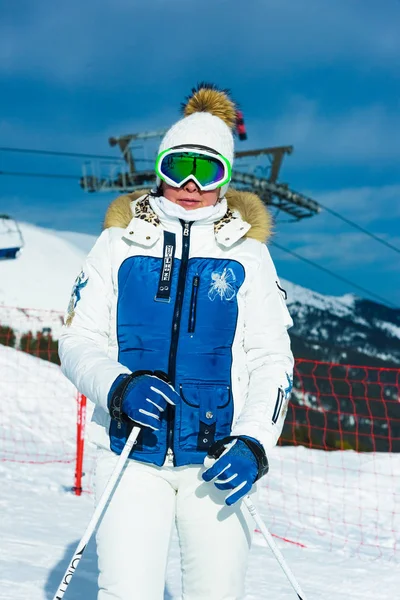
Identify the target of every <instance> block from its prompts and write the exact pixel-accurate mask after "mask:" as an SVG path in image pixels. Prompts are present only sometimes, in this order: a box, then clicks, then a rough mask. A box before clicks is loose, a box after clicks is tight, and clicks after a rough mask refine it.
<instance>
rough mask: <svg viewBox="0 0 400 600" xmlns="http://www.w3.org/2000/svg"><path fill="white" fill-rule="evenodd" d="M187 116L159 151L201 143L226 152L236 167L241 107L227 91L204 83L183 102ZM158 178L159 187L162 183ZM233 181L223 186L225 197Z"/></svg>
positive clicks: (200, 144)
mask: <svg viewBox="0 0 400 600" xmlns="http://www.w3.org/2000/svg"><path fill="white" fill-rule="evenodd" d="M182 110H183V114H184V117H183V119H181V120H180V121H178V122H177V123H175V124H174V125H173V126H172V127H171V128H170V129H169V130H168V131H167V133H166V134H165V136H164V138H163V140H162V141H161V144H160V148H159V150H158V152H159V153H160V152H163V151H164V150H167V149H168V148H173V147H174V146H183V145H185V144H197V145H199V146H206V147H208V148H212V149H213V150H215V151H216V152H218V153H219V154H222V155H223V156H224V157H225V158H226V159H227V160H228V161H229V163H230V165H231V166H232V164H233V157H234V142H233V128H234V127H235V124H236V112H237V108H236V105H235V103H234V102H233V101H232V100H231V98H230V97H229V92H228V91H227V90H219V89H218V88H216V87H215V86H214V85H212V84H208V83H200V84H199V85H198V86H197V87H196V88H193V90H192V94H191V95H190V96H189V97H188V98H187V100H186V102H185V103H183V105H182ZM160 183H161V182H160V180H159V178H158V177H157V187H158V186H159V185H160ZM228 187H229V184H226V185H224V186H222V188H221V191H220V196H221V197H223V196H224V195H225V193H226V191H227V189H228Z"/></svg>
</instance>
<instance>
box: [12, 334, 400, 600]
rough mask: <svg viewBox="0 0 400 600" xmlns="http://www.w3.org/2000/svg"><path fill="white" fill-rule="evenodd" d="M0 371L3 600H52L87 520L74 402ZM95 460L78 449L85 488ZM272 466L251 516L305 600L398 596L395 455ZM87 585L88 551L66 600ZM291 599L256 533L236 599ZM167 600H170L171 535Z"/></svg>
mask: <svg viewBox="0 0 400 600" xmlns="http://www.w3.org/2000/svg"><path fill="white" fill-rule="evenodd" d="M0 372H1V374H2V377H1V378H0V396H1V398H2V403H1V405H0V431H1V434H0V441H1V445H0V478H1V495H0V498H1V500H0V502H1V516H2V518H1V519H0V536H1V539H2V544H1V548H0V572H1V598H2V600H20V599H21V598H29V600H39V599H40V600H42V599H52V598H53V594H54V592H55V590H56V589H57V586H58V584H59V581H60V579H61V577H62V575H63V573H64V570H65V568H66V566H67V564H68V561H69V559H70V557H71V555H72V553H73V551H74V549H75V547H76V545H77V543H78V541H79V539H80V537H81V535H82V533H83V531H84V530H85V527H86V525H87V523H88V521H89V519H90V516H91V513H92V510H93V494H91V493H85V494H83V495H82V496H81V497H76V496H74V495H73V494H72V493H71V487H72V485H73V483H74V463H73V456H74V443H75V435H76V434H75V421H76V416H75V415H76V399H75V392H74V390H73V387H72V386H71V385H70V384H69V383H68V382H67V381H66V380H65V379H64V377H63V376H62V374H61V372H60V370H59V368H58V367H57V366H56V365H52V364H50V363H48V362H45V361H42V360H40V359H38V358H35V357H32V356H29V355H26V354H24V353H21V352H18V351H16V350H14V349H11V348H4V347H2V346H0ZM93 455H94V450H93V448H90V447H88V452H87V456H88V460H87V461H86V463H85V467H84V469H85V472H86V475H85V478H84V488H85V489H88V490H92V482H91V475H92V469H93V462H92V460H93ZM21 460H23V461H34V462H35V461H40V462H43V461H60V460H61V461H62V460H66V461H69V462H50V463H46V462H44V464H29V463H21V462H19V461H21ZM270 463H271V469H270V474H269V475H267V477H266V478H264V479H263V480H262V482H261V489H260V496H259V509H260V512H261V515H262V517H263V519H264V521H265V523H266V524H267V525H268V526H269V527H270V529H271V532H272V533H273V534H274V535H275V536H276V538H275V539H276V540H277V543H278V545H279V547H280V548H281V550H282V552H283V553H284V555H285V557H286V559H287V562H288V563H289V565H290V566H291V568H292V570H293V572H294V573H295V575H296V576H297V578H298V579H299V581H300V583H301V585H302V587H303V588H304V592H305V593H306V594H307V598H308V600H323V599H326V600H332V598H335V600H338V599H343V600H344V599H346V600H347V599H352V600H361V599H362V600H372V599H374V600H376V599H381V600H385V599H387V600H389V599H390V600H393V599H394V598H397V597H398V588H399V583H400V577H399V571H400V565H399V563H400V510H399V505H398V501H397V502H396V499H397V500H398V498H400V480H399V478H398V473H399V472H400V456H399V455H394V454H384V455H383V454H382V455H374V454H364V455H363V454H356V453H355V452H351V451H350V452H321V451H316V450H308V449H306V448H303V447H298V448H289V447H286V448H276V449H275V450H274V452H273V454H272V455H271V456H270ZM96 578H97V563H96V554H95V547H94V543H93V542H92V543H91V544H90V545H89V546H88V548H87V550H86V552H85V554H84V557H83V559H82V561H81V563H80V565H79V567H78V570H77V572H76V575H75V576H74V578H73V580H72V583H71V585H70V586H69V588H68V592H67V593H66V595H65V598H66V600H67V599H68V598H71V600H73V599H75V600H95V598H96ZM133 597H134V596H133ZM295 597H296V595H295V594H294V592H293V590H292V588H291V587H290V584H289V583H288V582H287V580H286V578H285V577H284V575H283V573H282V572H281V569H280V567H279V566H278V565H277V563H276V561H275V559H274V558H273V556H272V555H271V552H270V550H269V548H268V547H267V546H266V543H265V541H264V540H263V538H262V536H261V534H259V533H256V534H255V540H254V545H253V548H252V552H251V560H250V566H249V570H248V577H247V596H246V600H262V599H264V598H265V599H266V600H274V599H276V600H291V599H294V598H295ZM165 598H166V599H167V598H168V599H170V600H171V599H176V600H177V599H178V598H180V575H179V546H178V543H177V540H176V537H175V538H174V540H173V543H172V547H171V554H170V563H169V568H168V575H167V583H166V591H165ZM204 600H206V599H204Z"/></svg>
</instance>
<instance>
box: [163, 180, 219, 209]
mask: <svg viewBox="0 0 400 600" xmlns="http://www.w3.org/2000/svg"><path fill="white" fill-rule="evenodd" d="M162 192H163V196H164V198H166V199H167V200H170V201H171V202H173V203H174V204H179V206H183V208H186V210H193V209H195V208H203V207H204V206H214V204H216V203H217V201H218V198H219V189H218V188H217V189H216V190H210V191H208V192H203V191H202V190H200V188H198V187H197V185H196V184H195V182H194V181H191V180H189V181H187V182H186V183H185V184H184V185H183V186H182V187H180V188H176V187H172V185H168V184H167V183H165V181H163V182H162Z"/></svg>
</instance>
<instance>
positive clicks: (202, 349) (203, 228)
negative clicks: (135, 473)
mask: <svg viewBox="0 0 400 600" xmlns="http://www.w3.org/2000/svg"><path fill="white" fill-rule="evenodd" d="M227 204H228V206H227ZM227 204H226V201H225V200H223V201H222V202H221V203H220V209H219V212H218V213H217V214H214V216H213V217H212V218H205V219H202V220H199V221H195V222H193V223H191V222H190V211H187V213H188V217H187V218H188V221H187V222H184V221H182V222H181V221H180V220H179V219H178V218H176V217H171V216H168V215H167V214H166V213H165V212H163V211H162V210H160V207H159V205H158V204H157V202H156V201H155V200H154V198H152V197H151V196H149V195H147V194H144V195H141V194H140V193H134V194H130V195H127V196H122V197H120V198H118V199H117V200H115V201H114V202H113V203H112V204H111V206H110V208H109V210H108V212H107V215H106V220H105V229H104V231H103V233H102V234H101V235H100V237H99V238H98V240H97V242H96V244H95V246H94V247H93V249H92V250H91V252H90V253H89V255H88V257H87V260H86V262H85V264H84V265H83V268H82V272H81V273H80V275H79V276H78V278H77V280H76V282H75V285H74V288H73V292H72V296H71V301H70V304H69V308H68V314H67V316H66V321H65V326H64V328H63V332H62V335H61V338H60V344H59V353H60V358H61V368H62V371H63V373H64V374H65V375H66V376H67V377H68V378H69V379H70V380H71V381H72V382H73V383H74V384H75V385H76V387H77V388H78V390H79V391H81V392H82V393H83V394H85V395H86V396H87V397H88V398H89V399H90V400H91V401H92V402H94V403H95V405H96V406H95V410H94V414H93V419H92V426H91V439H92V440H93V441H94V442H95V443H96V444H98V445H100V446H104V447H107V448H110V444H111V448H112V449H113V450H114V451H116V452H120V451H121V449H122V447H123V444H124V441H125V440H126V436H127V434H128V432H127V431H123V432H121V431H117V429H116V427H115V423H114V422H112V421H111V419H110V416H109V412H108V404H107V401H108V400H107V399H108V394H109V391H110V388H111V386H112V384H113V382H114V381H115V379H116V378H117V377H118V376H119V375H121V374H124V373H131V372H133V371H136V370H142V369H150V370H152V371H154V370H161V371H164V372H165V373H167V374H168V376H169V377H170V380H171V381H172V383H173V384H174V387H175V389H176V390H177V391H178V393H179V394H180V395H181V398H182V403H181V405H180V406H176V409H175V412H174V414H172V415H171V414H168V415H166V416H165V423H163V424H162V426H161V428H160V431H159V432H158V433H157V434H154V432H150V430H149V431H148V432H145V435H146V436H147V438H146V439H143V440H142V442H141V443H140V444H139V446H138V447H137V448H136V450H135V452H136V454H135V456H134V458H137V459H138V460H142V461H144V462H150V463H153V464H158V465H162V464H163V462H164V460H165V456H166V452H167V449H168V448H171V447H172V449H173V452H174V455H175V464H176V465H178V466H180V465H183V464H199V463H201V462H202V461H203V458H204V456H205V454H206V452H207V448H208V447H209V446H210V445H211V444H212V443H213V441H215V440H216V439H220V438H221V437H225V436H226V435H230V434H232V435H247V436H251V437H253V438H255V439H256V440H258V441H259V442H260V443H261V444H262V445H263V446H264V448H265V450H266V451H267V452H268V449H269V448H271V447H272V446H274V445H275V444H276V442H277V440H278V437H279V435H280V433H281V430H282V427H283V422H284V418H285V414H286V410H287V404H288V401H289V394H290V390H291V382H292V369H293V356H292V353H291V350H290V340H289V336H288V333H287V329H288V328H289V327H290V326H291V325H292V320H291V318H290V315H289V313H288V310H287V308H286V305H285V300H284V297H283V295H282V290H281V288H280V284H279V280H278V277H277V274H276V270H275V267H274V265H273V262H272V260H271V257H270V254H269V252H268V249H267V247H266V245H265V243H264V242H265V241H266V239H267V238H268V236H269V234H270V217H269V214H268V212H267V210H266V209H265V207H264V205H263V203H262V202H261V200H260V199H259V198H258V197H257V196H255V195H253V194H249V193H244V192H238V191H234V190H230V191H229V192H228V193H227Z"/></svg>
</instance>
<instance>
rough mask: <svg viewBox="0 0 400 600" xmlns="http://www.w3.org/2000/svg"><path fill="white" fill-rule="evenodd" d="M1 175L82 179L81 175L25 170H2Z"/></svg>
mask: <svg viewBox="0 0 400 600" xmlns="http://www.w3.org/2000/svg"><path fill="white" fill-rule="evenodd" d="M0 175H11V176H18V177H45V178H55V179H74V180H75V181H76V180H79V179H81V178H80V176H79V175H67V174H58V173H26V172H23V171H0Z"/></svg>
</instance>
